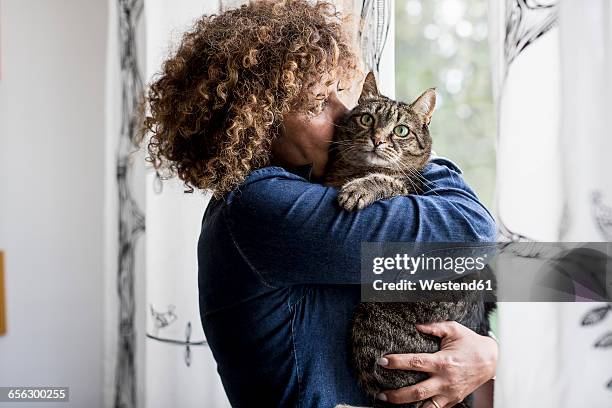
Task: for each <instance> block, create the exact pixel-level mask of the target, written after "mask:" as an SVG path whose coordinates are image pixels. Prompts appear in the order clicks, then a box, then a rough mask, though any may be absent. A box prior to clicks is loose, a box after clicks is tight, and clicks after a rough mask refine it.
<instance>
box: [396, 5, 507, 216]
mask: <svg viewBox="0 0 612 408" xmlns="http://www.w3.org/2000/svg"><path fill="white" fill-rule="evenodd" d="M487 28H488V17H487V1H486V0H396V3H395V73H396V75H395V76H396V78H395V79H396V82H395V93H396V97H397V98H398V99H399V100H403V101H405V102H411V101H412V100H414V99H415V98H416V97H417V96H418V95H420V93H421V92H423V91H424V90H425V89H427V88H431V87H436V88H437V90H438V101H437V108H436V111H435V113H434V116H433V119H432V124H431V127H430V130H431V133H432V138H433V146H434V150H435V151H436V153H438V154H439V155H441V156H445V157H448V158H450V159H451V160H453V161H454V162H456V163H457V164H458V165H459V167H460V168H461V169H462V170H463V172H464V176H465V178H466V180H467V181H468V182H469V183H470V185H471V186H472V187H473V188H474V189H475V190H476V193H477V194H478V196H479V197H480V199H481V200H482V201H483V202H484V204H485V205H487V206H488V207H491V206H492V204H493V196H494V183H495V122H494V110H493V109H494V108H493V100H492V90H491V67H490V60H489V47H488V36H487Z"/></svg>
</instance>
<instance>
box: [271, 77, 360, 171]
mask: <svg viewBox="0 0 612 408" xmlns="http://www.w3.org/2000/svg"><path fill="white" fill-rule="evenodd" d="M339 91H341V90H340V89H338V82H334V83H333V84H332V85H330V86H329V87H325V86H321V87H319V88H317V89H314V90H313V92H314V93H315V94H314V96H315V99H316V103H317V106H314V107H310V111H309V112H308V113H301V112H300V113H288V114H286V115H285V116H284V118H283V126H282V133H281V137H279V138H278V139H277V140H276V141H275V142H274V144H273V145H272V155H273V157H274V160H275V161H276V162H278V163H279V164H281V165H287V166H290V167H297V166H301V165H305V164H309V163H312V164H313V169H312V175H313V176H314V177H321V176H322V175H323V172H324V170H325V164H326V163H327V155H328V151H329V144H330V142H331V141H332V139H333V136H334V125H335V124H336V123H337V122H338V120H339V119H340V118H341V117H342V116H343V115H345V114H346V113H347V112H348V109H347V107H346V106H345V105H344V103H343V102H342V101H341V100H340V98H339V97H338V92H339Z"/></svg>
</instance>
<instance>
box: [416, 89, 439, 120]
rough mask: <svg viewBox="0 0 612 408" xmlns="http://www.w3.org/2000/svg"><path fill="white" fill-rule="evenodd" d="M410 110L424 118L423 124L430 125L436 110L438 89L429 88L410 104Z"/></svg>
mask: <svg viewBox="0 0 612 408" xmlns="http://www.w3.org/2000/svg"><path fill="white" fill-rule="evenodd" d="M410 108H411V109H412V110H414V111H415V112H416V113H417V114H419V116H421V117H422V118H423V123H424V124H425V125H429V122H431V115H433V112H434V109H435V108H436V89H435V88H429V89H428V90H426V91H425V92H423V93H422V94H421V96H419V97H418V98H417V99H416V101H414V102H412V103H411V104H410Z"/></svg>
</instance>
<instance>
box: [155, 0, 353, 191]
mask: <svg viewBox="0 0 612 408" xmlns="http://www.w3.org/2000/svg"><path fill="white" fill-rule="evenodd" d="M355 68H356V58H355V56H354V54H353V53H352V51H351V47H350V40H349V39H348V37H346V34H345V33H344V31H343V29H342V19H341V17H340V15H339V14H338V13H337V11H336V8H335V7H334V5H333V4H331V3H328V2H325V1H318V2H316V3H314V4H312V3H310V2H308V1H307V0H264V1H254V2H251V3H250V4H249V5H244V6H242V7H240V8H238V9H235V10H229V11H226V12H224V13H222V14H220V15H217V16H214V15H213V16H204V17H202V18H200V19H199V20H197V21H196V22H195V24H194V26H193V27H192V28H191V29H190V30H189V31H188V32H186V33H185V34H184V36H183V37H182V40H181V42H180V45H179V46H178V48H177V50H176V52H175V53H174V54H173V55H172V56H171V57H170V58H169V59H167V60H166V61H165V62H164V64H163V67H162V71H161V73H159V74H158V76H157V78H156V79H155V80H154V82H153V83H152V84H151V85H150V87H149V89H148V94H147V99H146V102H147V104H148V108H149V113H148V114H147V115H145V119H144V130H145V131H148V132H150V135H151V137H150V139H149V142H148V147H147V150H148V153H149V158H148V160H150V161H151V162H153V164H154V166H155V168H156V169H160V170H164V171H162V175H163V176H164V177H168V176H173V175H178V177H179V178H180V179H181V180H183V181H184V182H185V184H186V185H187V186H188V187H195V188H199V189H209V190H212V191H213V194H214V195H215V196H223V195H225V194H226V193H228V192H229V191H231V190H233V189H234V188H236V187H237V186H238V185H239V184H240V183H241V182H243V181H244V179H245V177H246V176H247V175H248V174H249V173H250V172H251V171H253V170H255V169H258V168H261V167H263V166H266V165H268V164H269V162H270V159H271V145H272V142H273V140H274V139H275V138H276V137H278V136H279V132H280V125H281V121H282V117H283V115H284V114H286V113H288V112H292V111H303V110H308V109H310V107H311V106H313V101H312V100H311V99H312V98H313V96H312V95H311V92H309V91H310V90H311V89H313V88H314V87H316V86H317V85H320V84H322V83H325V84H329V83H330V82H329V81H331V80H333V81H335V80H341V81H347V80H349V79H350V77H351V76H352V75H353V72H354V71H355Z"/></svg>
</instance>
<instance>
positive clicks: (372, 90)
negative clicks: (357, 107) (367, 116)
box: [359, 71, 380, 103]
mask: <svg viewBox="0 0 612 408" xmlns="http://www.w3.org/2000/svg"><path fill="white" fill-rule="evenodd" d="M379 96H380V93H379V92H378V87H377V86H376V78H374V73H373V72H372V71H370V72H368V75H366V77H365V80H364V81H363V88H362V89H361V95H360V96H359V103H363V102H365V101H366V100H367V99H374V98H378V97H379Z"/></svg>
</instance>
